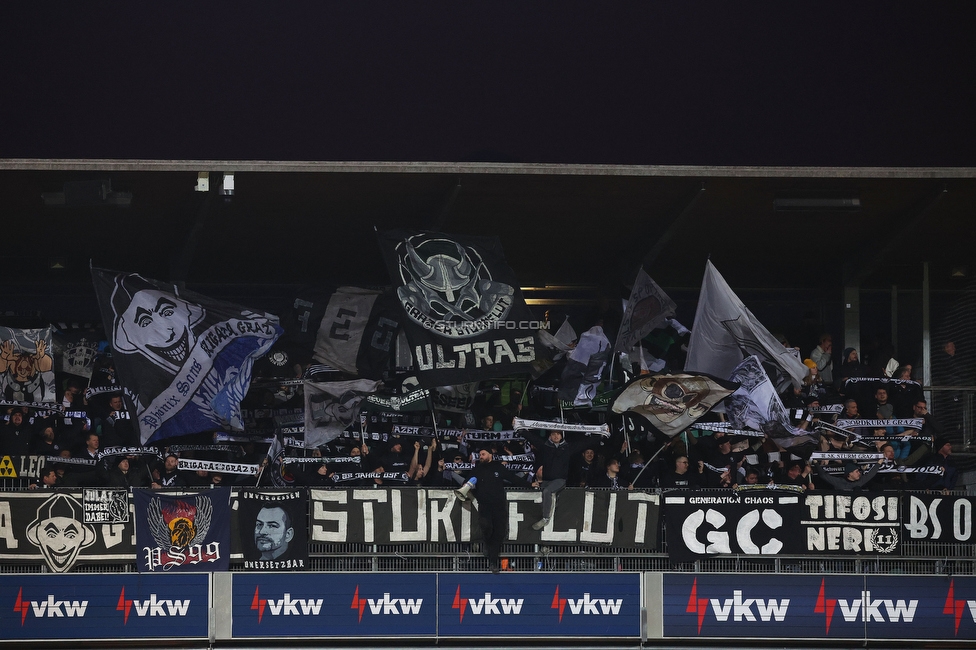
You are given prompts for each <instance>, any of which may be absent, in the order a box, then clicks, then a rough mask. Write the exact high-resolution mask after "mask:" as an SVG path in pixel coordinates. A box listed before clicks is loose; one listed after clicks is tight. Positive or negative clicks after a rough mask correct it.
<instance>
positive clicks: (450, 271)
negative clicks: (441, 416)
mask: <svg viewBox="0 0 976 650" xmlns="http://www.w3.org/2000/svg"><path fill="white" fill-rule="evenodd" d="M379 242H380V247H381V248H382V250H383V256H384V259H385V260H386V265H387V268H388V269H389V271H390V275H391V277H392V279H393V282H394V288H395V290H396V296H397V300H398V303H399V305H400V307H401V309H402V311H403V314H404V318H403V324H404V329H405V332H406V334H407V339H408V340H409V342H410V348H411V351H412V353H413V357H414V364H415V368H416V370H417V378H418V380H419V381H420V384H421V386H423V387H425V388H428V387H433V386H449V385H454V384H462V383H465V382H470V381H477V380H480V379H488V378H492V377H500V376H504V375H506V374H510V373H517V372H527V371H528V370H529V364H530V363H531V362H532V361H533V360H534V359H535V330H536V329H537V327H533V326H534V325H535V321H533V316H532V313H531V312H530V311H529V309H528V307H527V306H526V304H525V300H524V299H523V298H522V292H521V290H520V289H519V285H518V282H517V281H516V279H515V274H514V273H513V272H512V270H511V269H510V268H509V267H508V265H507V264H506V262H505V256H504V253H503V252H502V249H501V244H500V243H499V241H498V239H497V238H495V237H470V236H457V235H446V234H442V233H433V232H421V231H415V230H394V231H388V232H385V233H382V234H381V235H380V237H379Z"/></svg>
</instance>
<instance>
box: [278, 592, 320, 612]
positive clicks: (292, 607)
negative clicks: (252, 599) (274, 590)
mask: <svg viewBox="0 0 976 650" xmlns="http://www.w3.org/2000/svg"><path fill="white" fill-rule="evenodd" d="M322 601H323V599H322V598H319V599H317V600H316V599H312V598H308V599H305V598H292V597H291V594H290V593H288V592H285V593H284V594H282V598H281V599H279V600H273V599H271V598H269V599H268V610H270V612H271V615H272V616H318V615H319V612H320V611H321V610H322Z"/></svg>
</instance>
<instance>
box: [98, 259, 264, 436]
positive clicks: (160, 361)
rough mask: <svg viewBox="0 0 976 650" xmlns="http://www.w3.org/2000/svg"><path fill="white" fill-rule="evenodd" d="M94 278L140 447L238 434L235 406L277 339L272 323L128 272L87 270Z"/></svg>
mask: <svg viewBox="0 0 976 650" xmlns="http://www.w3.org/2000/svg"><path fill="white" fill-rule="evenodd" d="M92 278H93V279H94V281H95V294H96V295H97V296H98V305H99V307H100V308H101V312H102V320H103V321H104V323H105V331H106V334H107V335H108V337H109V342H110V343H111V344H112V348H113V350H114V351H115V355H114V361H115V368H116V370H117V371H118V374H119V379H120V382H121V383H122V385H123V386H124V387H125V388H127V389H128V390H129V391H131V395H134V396H135V397H134V400H135V401H136V403H135V404H132V406H133V407H134V408H133V409H130V411H131V412H134V413H136V418H135V420H134V421H135V422H136V424H137V426H138V428H139V433H140V436H141V439H142V442H143V443H144V444H145V443H148V442H155V441H158V440H162V439H164V438H169V437H172V436H179V435H183V434H187V433H197V432H201V431H209V430H213V429H217V428H220V427H222V426H229V427H231V428H233V429H243V428H244V423H243V420H242V419H241V400H242V399H243V398H244V395H245V394H246V393H247V389H248V386H249V385H250V382H251V367H252V365H253V363H254V360H255V359H257V358H258V357H260V356H261V355H262V354H264V353H266V352H267V351H268V349H270V348H271V346H272V345H273V344H274V342H275V340H276V339H277V338H278V337H279V336H280V335H281V327H280V326H279V325H278V317H277V316H273V315H271V314H264V313H260V312H254V311H251V310H249V309H246V308H244V307H240V306H238V305H233V304H230V303H226V302H221V301H218V300H214V299H212V298H207V297H205V296H201V295H199V294H195V293H193V292H190V291H177V289H176V287H174V286H173V285H166V284H163V283H161V282H157V281H155V280H149V279H147V278H143V277H142V276H139V275H136V274H134V273H114V272H111V271H103V270H101V269H92ZM127 395H129V393H127Z"/></svg>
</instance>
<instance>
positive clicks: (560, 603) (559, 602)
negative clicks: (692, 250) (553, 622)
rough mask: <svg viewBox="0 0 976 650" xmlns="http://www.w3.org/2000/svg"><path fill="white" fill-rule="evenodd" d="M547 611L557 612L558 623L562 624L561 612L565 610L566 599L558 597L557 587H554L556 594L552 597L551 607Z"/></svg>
mask: <svg viewBox="0 0 976 650" xmlns="http://www.w3.org/2000/svg"><path fill="white" fill-rule="evenodd" d="M549 609H558V610H559V622H560V623H562V622H563V610H564V609H566V599H565V598H560V597H559V585H556V593H555V594H553V596H552V605H550V606H549Z"/></svg>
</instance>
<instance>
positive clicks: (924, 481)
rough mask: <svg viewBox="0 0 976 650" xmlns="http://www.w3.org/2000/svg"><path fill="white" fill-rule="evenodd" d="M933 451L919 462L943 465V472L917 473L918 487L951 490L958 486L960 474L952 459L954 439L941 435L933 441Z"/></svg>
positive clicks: (931, 465) (923, 465) (922, 464)
mask: <svg viewBox="0 0 976 650" xmlns="http://www.w3.org/2000/svg"><path fill="white" fill-rule="evenodd" d="M932 449H933V452H932V453H931V454H929V455H928V456H926V457H925V458H923V459H922V462H920V463H919V466H921V467H941V468H942V474H924V473H919V474H917V475H916V477H917V483H916V485H915V487H916V488H918V489H927V490H951V489H953V488H955V487H956V481H957V480H958V478H959V476H958V474H957V472H956V467H955V463H954V462H953V461H952V460H950V458H949V456H950V455H951V454H952V441H951V440H950V439H949V438H948V437H946V436H939V437H938V438H936V439H935V440H934V441H933V442H932Z"/></svg>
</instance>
